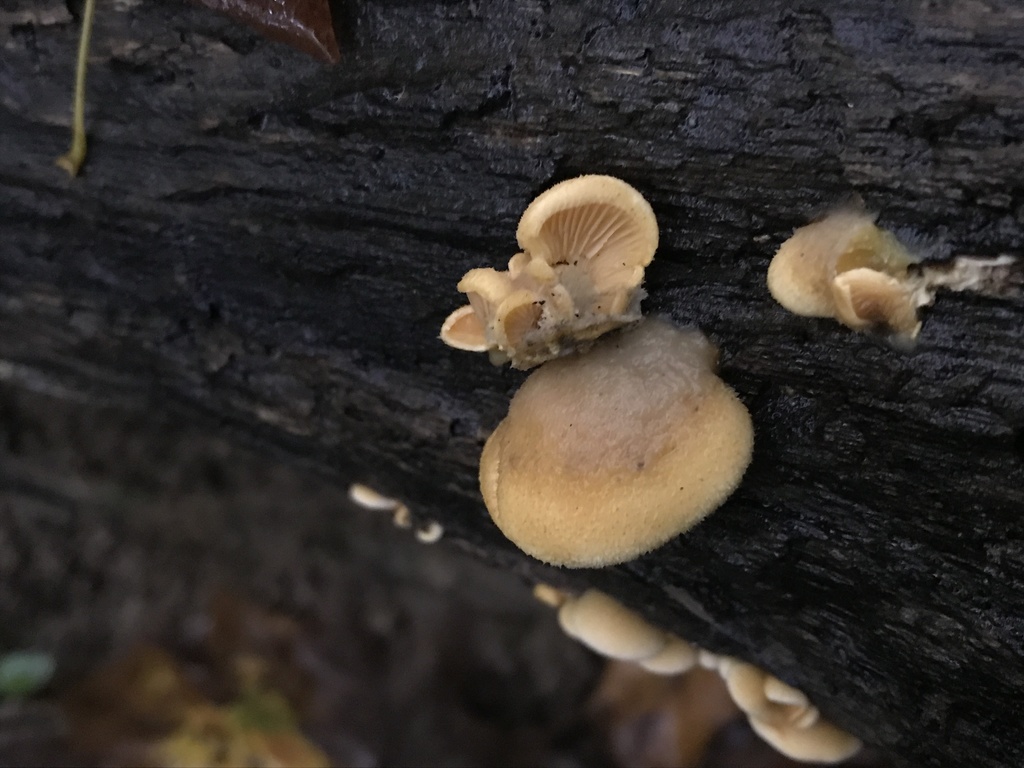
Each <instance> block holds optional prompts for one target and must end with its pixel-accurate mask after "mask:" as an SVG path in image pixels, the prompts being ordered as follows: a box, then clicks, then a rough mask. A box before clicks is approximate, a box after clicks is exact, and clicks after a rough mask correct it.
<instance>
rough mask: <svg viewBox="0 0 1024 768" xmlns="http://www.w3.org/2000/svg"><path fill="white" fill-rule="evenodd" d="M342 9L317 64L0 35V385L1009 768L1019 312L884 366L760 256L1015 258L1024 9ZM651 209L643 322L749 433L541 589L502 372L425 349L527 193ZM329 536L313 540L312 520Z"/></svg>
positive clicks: (101, 27) (134, 23)
mask: <svg viewBox="0 0 1024 768" xmlns="http://www.w3.org/2000/svg"><path fill="white" fill-rule="evenodd" d="M824 8H825V5H824V4H810V3H807V4H796V3H775V2H757V3H749V2H741V1H739V0H736V1H735V2H715V3H710V2H707V3H688V4H678V3H667V2H666V3H654V2H650V3H648V2H639V3H636V2H617V3H615V2H609V3H602V2H596V1H594V2H586V3H580V4H549V3H545V2H540V3H532V4H504V3H487V2H482V3H464V4H463V3H435V4H430V3H426V4H421V3H412V4H403V3H387V2H381V3H370V2H359V3H352V4H351V5H350V6H349V7H348V13H349V15H350V16H351V19H349V23H348V24H347V25H343V26H345V28H346V29H348V30H349V31H350V32H351V35H352V40H350V41H343V44H342V45H343V48H345V49H346V51H347V53H346V56H345V58H344V59H343V61H342V63H341V64H340V65H339V66H338V67H336V68H325V67H322V66H320V65H318V64H315V63H314V62H311V61H308V60H306V59H304V58H302V57H300V56H298V55H297V54H293V53H291V52H290V51H288V50H287V49H284V48H282V47H279V46H276V45H274V44H270V43H265V42H263V41H260V40H259V39H257V38H255V37H253V36H252V35H251V34H250V33H249V32H247V31H245V30H244V29H241V28H237V27H234V26H231V25H230V24H229V23H228V22H226V21H224V20H222V19H220V18H218V17H216V16H214V15H212V14H209V13H208V12H205V11H203V10H201V9H195V8H192V7H186V6H180V5H177V4H171V3H156V4H144V5H142V6H139V7H136V8H133V9H131V10H114V9H112V8H105V9H103V8H101V12H100V14H99V18H98V22H99V23H98V28H97V32H96V35H95V37H94V41H95V42H94V48H93V57H92V58H93V63H92V69H91V71H90V80H89V98H90V106H89V126H90V130H91V139H92V144H91V153H90V157H89V160H88V164H87V166H86V172H85V175H84V176H83V177H82V178H80V179H78V180H75V181H71V180H68V179H67V178H66V177H65V176H64V175H63V174H62V173H61V172H60V171H58V170H57V169H55V168H54V167H53V166H52V160H53V158H54V157H56V156H57V155H58V154H60V153H61V152H62V151H64V149H65V148H66V143H67V138H68V137H67V132H66V129H65V127H64V125H65V123H66V122H67V114H68V106H67V102H68V95H69V92H70V82H71V74H72V72H71V68H72V60H73V54H74V47H75V36H76V33H77V28H76V26H75V25H74V24H73V23H72V22H71V19H70V17H69V16H68V14H67V12H66V10H65V9H64V6H63V5H59V4H54V3H49V4H46V3H42V4H41V3H29V2H27V1H26V0H4V2H3V4H2V5H0V22H2V26H0V35H3V40H2V42H3V57H2V58H0V85H2V90H0V97H2V101H0V135H2V136H3V140H2V144H0V179H2V186H0V227H2V233H3V243H2V247H0V374H2V375H3V378H4V379H6V380H8V381H13V382H16V383H18V384H20V385H22V386H25V387H29V388H32V389H36V390H42V391H47V392H51V393H57V394H60V395H63V396H67V397H75V398H84V399H85V400H87V401H89V402H90V403H93V404H95V403H104V402H110V403H131V404H137V405H143V406H146V407H152V408H160V409H165V410H169V411H173V412H174V413H177V414H180V415H181V417H182V418H186V419H189V420H193V421H195V422H197V423H201V424H207V425H209V426H211V427H216V428H217V429H219V430H220V431H222V432H223V433H225V434H230V435H234V436H235V437H238V438H241V439H244V440H245V441H247V442H248V443H249V444H251V445H254V446H256V447H258V448H260V449H262V450H265V451H269V452H271V453H273V454H274V455H277V456H280V457H281V459H282V460H283V461H289V462H292V463H295V464H300V465H304V466H307V467H311V468H313V469H315V470H317V471H318V472H320V473H322V474H323V475H325V476H326V477H328V478H330V479H331V480H333V481H336V482H337V483H341V484H344V483H347V482H350V481H354V480H359V481H363V482H367V483H369V484H371V485H373V486H375V487H378V488H380V489H381V490H383V491H385V492H388V493H390V494H393V495H396V496H399V497H402V498H404V499H407V500H409V502H410V503H411V505H412V506H413V510H414V512H415V513H416V514H417V515H419V516H421V517H422V518H423V519H427V518H429V519H436V520H439V521H441V522H442V523H443V524H444V526H445V529H446V536H447V537H448V538H449V539H450V540H454V541H457V542H460V543H461V544H462V545H463V546H465V547H466V548H468V549H470V550H471V551H474V552H476V553H478V554H479V555H480V556H481V557H483V558H485V559H486V560H488V561H489V562H491V563H493V564H495V565H498V566H500V567H510V568H517V569H523V570H528V571H529V572H530V573H532V574H533V575H534V576H536V577H542V578H546V579H549V580H552V581H555V582H560V583H565V584H567V585H583V584H586V583H590V584H595V585H598V586H600V587H601V588H602V589H605V590H607V591H609V592H611V593H612V594H614V595H617V596H619V597H621V598H623V599H625V600H626V601H627V602H629V603H630V604H631V605H633V606H634V607H636V608H638V609H640V610H643V611H645V612H646V613H647V614H648V615H649V616H651V617H652V618H654V619H656V620H658V621H660V622H661V623H663V624H664V625H665V626H667V627H670V628H672V629H674V630H676V631H677V632H679V633H680V634H682V635H683V636H685V637H688V638H691V639H693V640H694V641H696V642H698V643H700V644H702V645H705V646H707V647H709V648H711V649H714V650H718V651H723V652H730V653H736V654H740V655H743V656H745V657H747V658H750V659H751V660H754V661H757V662H759V663H761V664H762V665H764V666H766V667H767V668H769V669H771V670H772V671H773V672H775V673H777V674H778V675H780V676H781V677H783V678H784V679H786V680H787V681H789V682H791V683H793V684H795V685H797V686H798V687H800V688H802V689H804V690H805V691H807V692H808V694H809V695H810V696H811V698H812V699H813V700H814V701H815V702H817V703H819V704H820V705H821V707H822V709H823V710H824V711H825V712H826V713H827V715H828V716H829V717H831V718H832V719H834V720H835V721H836V722H837V723H839V724H841V725H842V726H844V727H846V728H848V729H849V730H851V731H852V732H854V733H856V734H858V735H860V736H862V737H863V738H864V739H865V740H867V741H869V742H872V743H876V744H878V745H879V746H881V747H883V748H885V749H887V750H890V751H891V752H892V753H893V754H894V755H897V756H900V757H901V758H902V759H903V760H905V761H906V763H907V764H919V765H942V764H968V763H969V764H972V765H978V766H1003V765H1017V764H1021V763H1022V762H1024V746H1022V744H1024V739H1022V736H1024V733H1022V726H1021V722H1022V718H1021V710H1020V705H1019V700H1020V697H1019V692H1020V690H1021V689H1022V687H1024V662H1022V661H1021V659H1022V658H1024V624H1022V621H1021V616H1024V597H1022V595H1024V544H1022V539H1024V521H1022V520H1021V512H1022V510H1024V387H1022V383H1021V382H1022V378H1024V345H1022V343H1021V332H1022V329H1024V303H1022V302H1021V301H1020V300H996V299H985V298H979V297H972V296H967V295H953V294H943V295H941V296H940V298H939V300H938V302H937V304H936V305H935V307H934V308H932V309H930V310H928V311H927V312H926V319H925V325H924V330H923V332H922V334H921V338H920V342H919V344H918V345H917V348H916V349H915V350H914V351H913V352H912V353H909V354H907V353H900V352H897V351H894V350H891V349H889V348H888V347H886V346H885V345H883V344H881V343H878V342H877V341H874V340H872V339H871V338H868V337H866V336H858V335H855V334H853V333H851V332H850V331H848V330H846V329H844V328H842V327H839V326H838V325H836V324H834V323H831V322H828V321H815V320H807V319H803V318H798V317H794V316H792V315H789V314H787V313H785V312H784V311H783V310H781V309H780V308H779V307H778V306H776V305H775V304H774V303H773V302H772V300H771V299H770V297H769V296H768V293H767V290H766V288H765V285H764V274H765V270H766V268H767V264H768V260H769V258H770V255H771V253H772V251H773V250H774V248H775V246H776V245H777V244H778V243H779V242H780V241H781V240H782V239H784V238H785V237H786V236H787V235H788V233H789V232H790V231H791V229H792V228H793V227H794V226H796V225H798V224H800V223H802V222H803V221H805V220H806V217H807V216H808V215H809V214H810V213H813V212H814V211H816V210H818V209H820V208H822V207H825V206H828V205H829V204H832V203H835V202H837V201H841V200H843V199H845V198H846V197H848V196H849V195H851V194H859V195H860V196H861V197H863V199H864V200H865V202H866V204H867V205H868V206H869V207H870V208H872V209H875V210H880V211H882V220H883V223H885V224H887V225H889V226H891V227H893V228H895V229H897V230H898V231H900V232H901V233H903V234H904V235H906V236H909V237H912V238H916V240H917V241H918V242H920V243H921V244H922V247H924V248H925V249H926V250H927V251H928V252H929V253H930V254H933V255H944V254H949V253H977V254H984V255H994V254H997V253H1004V252H1010V253H1014V252H1019V251H1021V250H1022V246H1024V224H1022V218H1024V175H1022V171H1024V144H1022V140H1024V80H1022V78H1021V71H1022V68H1024V55H1022V53H1021V51H1022V50H1024V17H1022V16H1021V15H1020V13H1019V6H1018V5H1017V4H1016V3H1014V2H1011V0H1006V1H1005V2H1001V3H1000V2H986V3H975V2H955V1H954V2H944V3H935V4H931V5H918V4H914V5H913V7H912V8H911V7H910V4H904V3H893V2H889V0H858V1H857V2H834V3H829V4H828V6H827V10H823V9H824ZM584 172H602V173H611V174H614V175H617V176H620V177H622V178H624V179H626V180H627V181H629V182H630V183H632V184H634V185H635V186H637V187H638V188H639V189H640V190H641V191H642V192H643V193H644V194H645V195H646V196H647V197H648V198H649V199H650V201H651V203H652V205H653V206H654V209H655V211H656V213H657V215H658V218H659V221H660V223H661V227H662V245H661V248H660V249H659V253H658V257H657V259H656V261H655V263H654V264H653V265H652V267H651V268H650V269H649V270H648V281H647V287H648V290H649V292H650V298H649V299H648V300H647V302H646V304H645V306H646V308H647V310H648V311H650V312H655V313H660V314H663V315H668V316H671V317H672V318H674V319H675V320H676V321H677V322H679V323H695V324H697V325H699V326H700V327H701V328H703V329H704V330H705V331H706V332H707V333H708V334H709V336H711V338H712V339H713V340H714V341H715V342H716V343H717V344H719V345H720V346H721V349H722V369H721V370H722V376H723V378H725V379H726V380H727V381H728V382H729V383H730V384H731V385H732V386H733V387H734V388H735V389H736V390H737V392H738V393H739V394H740V396H741V397H742V398H743V400H744V401H745V402H746V404H747V405H748V407H749V408H750V410H751V412H752V414H753V417H754V422H755V425H756V429H757V443H756V449H755V458H754V462H753V464H752V466H751V467H750V470H749V471H748V473H747V476H746V478H745V480H744V482H743V485H742V486H741V488H740V489H739V491H738V492H737V493H736V494H735V495H734V496H733V497H732V499H730V500H729V502H728V503H727V504H726V505H725V506H724V507H723V508H722V509H721V510H720V511H719V512H717V513H716V514H715V515H713V516H712V517H711V518H710V519H709V520H708V521H707V522H705V523H704V524H702V525H701V526H700V527H699V528H698V529H696V530H695V531H693V532H692V533H690V534H688V535H686V536H685V537H683V538H680V539H678V540H676V541H673V542H672V543H670V544H669V545H668V546H666V547H664V548H662V549H661V550H659V551H657V552H655V553H653V554H651V555H649V556H647V557H644V558H642V559H640V560H638V561H636V562H634V563H631V564H629V565H627V566H623V567H620V568H615V569H609V570H606V571H601V572H563V573H554V572H551V571H548V570H546V569H544V568H541V567H540V566H537V565H534V564H532V563H529V562H527V561H526V559H525V558H524V557H522V556H521V555H519V554H518V553H517V552H516V550H515V549H514V548H513V547H512V546H511V545H510V544H508V543H507V542H506V541H504V540H503V539H502V537H501V536H500V535H499V534H498V533H497V531H496V530H495V529H494V528H493V526H492V525H491V524H490V522H489V520H488V518H487V516H486V513H485V511H484V509H483V507H482V504H481V502H480V498H479V495H478V492H477V489H476V480H475V464H476V459H477V457H478V453H479V450H480V447H481V445H482V443H483V440H484V439H485V438H486V435H487V434H488V432H489V430H491V429H492V428H493V427H494V426H495V425H496V424H497V423H498V421H499V420H500V418H501V417H502V415H503V413H504V410H505V407H506V405H507V402H508V399H509V397H510V395H511V393H512V392H513V391H514V389H515V387H516V386H517V385H518V383H519V382H520V381H521V380H522V375H521V374H518V373H515V372H511V371H508V370H499V369H495V368H492V367H490V366H489V365H488V364H487V362H486V360H485V359H483V357H482V356H471V355H467V354H464V353H458V352H455V351H452V350H448V349H446V348H445V347H443V346H442V345H441V344H440V343H439V342H438V341H437V339H436V335H437V330H438V327H439V325H440V323H441V321H442V319H443V318H444V317H445V315H446V314H447V313H448V312H449V311H450V310H451V309H453V308H454V307H455V306H457V305H458V304H459V302H460V296H459V295H458V294H457V293H456V291H455V289H454V286H455V282H456V281H457V279H458V278H459V276H460V275H461V274H462V273H463V272H464V271H465V270H466V269H468V268H470V267H473V266H479V265H500V264H501V263H503V262H504V261H505V260H507V258H508V257H509V256H510V255H511V254H512V253H513V252H514V250H515V242H514V230H515V224H516V221H517V218H518V216H519V214H520V212H521V211H522V210H523V208H524V207H525V205H526V204H527V203H528V202H529V200H530V199H531V198H532V197H533V196H534V195H535V194H537V193H538V192H539V191H541V190H543V189H544V188H545V187H547V186H548V185H550V184H551V183H552V182H554V181H557V180H560V179H563V178H566V177H569V176H572V175H575V174H578V173H584ZM324 525H325V526H328V525H329V522H328V521H325V522H324Z"/></svg>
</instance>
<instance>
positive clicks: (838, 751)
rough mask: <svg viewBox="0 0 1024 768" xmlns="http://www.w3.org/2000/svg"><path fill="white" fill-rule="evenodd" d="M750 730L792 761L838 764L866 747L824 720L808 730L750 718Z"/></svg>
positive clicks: (858, 740)
mask: <svg viewBox="0 0 1024 768" xmlns="http://www.w3.org/2000/svg"><path fill="white" fill-rule="evenodd" d="M750 727H751V728H753V729H754V732H755V733H756V734H757V735H758V736H760V737H761V738H762V739H764V740H765V741H767V742H768V743H769V744H771V745H772V746H773V747H775V749H777V750H778V751H779V752H781V753H782V754H784V755H785V756H786V757H788V758H790V759H792V760H802V761H805V762H814V763H838V762H840V761H842V760H846V759H847V758H850V757H853V756H854V755H855V754H857V752H858V751H860V748H861V747H862V746H863V744H862V742H861V740H860V739H858V738H856V737H855V736H851V735H850V734H848V733H847V732H846V731H843V730H840V729H839V728H836V727H835V726H834V725H832V724H831V723H828V722H826V721H824V720H819V721H818V722H816V723H814V724H813V725H811V726H810V727H807V728H797V727H794V726H780V727H776V726H772V725H768V724H767V723H765V722H762V721H761V720H758V719H757V718H755V717H751V718H750Z"/></svg>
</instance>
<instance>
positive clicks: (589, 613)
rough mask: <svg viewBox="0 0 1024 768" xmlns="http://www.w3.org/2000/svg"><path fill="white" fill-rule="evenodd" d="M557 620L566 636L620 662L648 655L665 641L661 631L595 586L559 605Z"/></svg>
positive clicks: (639, 658) (647, 656)
mask: <svg viewBox="0 0 1024 768" xmlns="http://www.w3.org/2000/svg"><path fill="white" fill-rule="evenodd" d="M558 623H559V624H560V625H561V627H562V629H563V630H564V631H565V633H566V634H567V635H569V636H570V637H574V638H576V639H577V640H579V641H580V642H581V643H583V644H584V645H586V646H587V647H589V648H591V649H593V650H594V651H597V652H598V653H600V654H601V655H602V656H607V657H609V658H612V659H621V660H622V661H639V660H641V659H648V658H651V657H652V656H655V655H657V654H658V653H659V652H660V651H661V650H663V649H664V648H665V646H666V645H667V644H668V635H667V634H666V633H665V632H663V631H661V630H660V629H658V628H657V627H655V626H653V625H651V624H648V623H647V622H646V621H644V620H643V619H642V618H640V616H639V615H638V614H636V613H634V612H633V611H631V610H629V609H628V608H626V607H625V606H624V605H622V604H621V603H619V602H618V601H617V600H615V599H613V598H611V597H609V596H608V595H606V594H604V593H603V592H599V591H598V590H596V589H588V590H587V591H586V592H584V593H583V594H582V595H580V596H579V597H578V598H576V599H575V600H569V601H568V602H566V603H565V604H564V605H562V607H561V608H559V609H558Z"/></svg>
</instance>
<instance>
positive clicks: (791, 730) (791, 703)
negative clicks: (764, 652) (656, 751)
mask: <svg viewBox="0 0 1024 768" xmlns="http://www.w3.org/2000/svg"><path fill="white" fill-rule="evenodd" d="M719 672H720V674H721V675H722V677H723V679H724V680H725V684H726V686H727V687H728V689H729V695H731V696H732V699H733V701H735V702H736V706H738V707H739V708H740V709H742V710H743V711H744V713H745V714H746V715H747V719H748V720H749V721H750V727H751V728H753V729H754V732H755V733H757V735H758V736H760V737H761V738H762V739H764V740H765V741H767V742H768V743H769V744H771V745H772V746H773V747H774V748H775V749H777V750H778V751H779V752H781V753H782V754H784V755H786V757H789V758H791V759H793V760H800V761H808V762H815V763H838V762H840V761H842V760H846V759H847V758H849V757H852V756H853V755H855V754H856V753H857V752H858V751H860V749H861V746H862V744H861V741H860V739H858V738H856V737H855V736H851V735H850V734H849V733H846V732H845V731H843V730H841V729H839V728H837V727H836V726H834V725H832V724H831V723H829V722H826V721H825V720H822V719H821V715H820V713H819V712H818V709H817V707H815V706H814V705H812V704H811V703H810V701H808V700H807V697H806V696H805V695H804V694H803V693H802V692H800V691H798V690H797V689H795V688H793V687H792V686H789V685H787V684H786V683H784V682H782V681H781V680H779V679H778V678H777V677H773V676H772V675H769V674H768V673H767V672H765V671H764V670H762V669H759V668H757V667H755V666H754V665H753V664H747V663H746V662H743V661H739V660H738V659H729V658H726V659H723V660H722V663H721V664H720V665H719Z"/></svg>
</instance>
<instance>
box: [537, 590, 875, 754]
mask: <svg viewBox="0 0 1024 768" xmlns="http://www.w3.org/2000/svg"><path fill="white" fill-rule="evenodd" d="M534 594H535V595H536V596H537V598H538V599H540V600H541V601H542V602H545V603H547V604H549V605H552V606H554V607H557V608H558V623H559V625H560V626H561V627H562V629H563V630H564V631H565V633H566V634H567V635H569V636H570V637H573V638H575V639H577V640H579V641H580V642H581V643H583V644H584V645H586V646H587V647H588V648H590V649H591V650H593V651H595V652H596V653H598V654H600V655H602V656H605V657H607V658H611V659H618V660H621V661H631V662H634V663H636V664H639V665H640V666H641V667H643V668H644V669H646V670H648V671H649V672H654V673H656V674H663V675H675V674H681V673H685V672H688V671H689V670H691V669H693V668H694V667H695V666H701V667H704V668H705V669H712V670H716V671H717V672H718V673H719V674H720V675H721V676H722V679H723V680H724V681H725V685H726V688H727V689H728V691H729V695H730V696H731V697H732V699H733V701H734V702H735V703H736V706H738V707H739V708H740V709H741V710H742V711H743V713H744V714H745V715H746V716H747V719H748V721H749V722H750V726H751V728H752V729H753V730H754V732H755V733H757V734H758V735H759V736H760V737H761V738H763V739H764V740H765V741H767V742H768V743H769V744H771V745H772V746H773V747H774V748H775V749H777V750H778V751H779V752H781V753H782V754H784V755H786V756H787V757H789V758H792V759H793V760H802V761H809V762H821V763H836V762H840V761H842V760H846V759H847V758H849V757H852V756H853V755H854V754H856V753H857V752H858V751H859V750H860V749H861V747H862V744H861V741H860V740H859V739H857V738H856V737H854V736H851V735H850V734H848V733H846V732H845V731H843V730H841V729H839V728H837V727H836V726H834V725H832V724H831V723H829V722H827V721H826V720H824V719H823V718H822V717H821V713H820V712H819V711H818V708H817V707H815V706H814V705H813V704H811V702H810V701H809V700H808V699H807V696H805V695H804V694H803V693H802V692H801V691H798V690H797V689H796V688H793V687H792V686H790V685H788V684H786V683H784V682H783V681H781V680H779V679H778V678H777V677H773V676H772V675H770V674H768V673H767V672H765V671H764V670H762V669H759V668H758V667H756V666H754V665H753V664H748V663H746V662H743V661H740V660H739V659H735V658H732V657H729V656H719V655H717V654H713V653H710V652H708V651H705V650H703V649H700V648H698V647H697V646H695V645H692V644H690V643H688V642H686V641H685V640H683V639H682V638H679V637H677V636H675V635H673V634H671V633H669V632H665V631H664V630H662V629H659V628H658V627H655V626H654V625H652V624H650V623H649V622H647V621H645V620H644V619H643V618H642V617H641V616H640V615H639V614H637V613H635V612H634V611H631V610H629V609H628V608H626V607H625V606H623V605H622V604H621V603H619V602H618V601H616V600H614V599H613V598H611V597H609V596H608V595H606V594H604V593H603V592H599V591H598V590H595V589H589V590H587V591H586V592H584V593H583V594H581V595H579V596H577V597H572V596H570V595H568V594H566V593H564V592H562V591H560V590H556V589H554V588H552V587H550V586H548V585H545V584H538V585H537V587H536V588H535V589H534Z"/></svg>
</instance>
